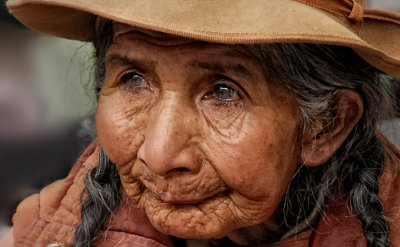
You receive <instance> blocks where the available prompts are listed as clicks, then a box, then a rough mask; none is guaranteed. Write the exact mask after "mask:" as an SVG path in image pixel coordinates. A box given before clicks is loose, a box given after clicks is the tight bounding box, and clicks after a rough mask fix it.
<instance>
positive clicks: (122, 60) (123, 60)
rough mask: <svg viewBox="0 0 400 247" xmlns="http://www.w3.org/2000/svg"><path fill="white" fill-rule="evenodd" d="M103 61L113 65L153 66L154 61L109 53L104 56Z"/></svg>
mask: <svg viewBox="0 0 400 247" xmlns="http://www.w3.org/2000/svg"><path fill="white" fill-rule="evenodd" d="M105 62H106V63H109V64H114V65H121V66H129V67H136V68H142V67H147V68H149V67H151V68H153V67H154V63H153V62H152V61H151V60H147V59H138V58H130V57H128V56H125V55H119V54H111V55H109V56H107V57H106V58H105Z"/></svg>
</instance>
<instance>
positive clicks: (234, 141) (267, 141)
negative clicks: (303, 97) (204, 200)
mask: <svg viewBox="0 0 400 247" xmlns="http://www.w3.org/2000/svg"><path fill="white" fill-rule="evenodd" d="M255 115H256V116H262V115H261V114H255ZM268 119H271V121H268ZM243 122H244V123H243V125H242V127H241V129H240V132H241V134H239V135H236V138H228V139H227V138H221V137H220V136H215V135H214V136H213V139H212V141H211V142H210V143H212V145H213V146H212V147H210V148H209V150H213V151H212V153H211V154H210V157H212V162H213V163H214V164H215V166H216V169H217V170H218V173H219V174H220V176H221V178H222V179H223V180H224V181H225V182H226V184H227V185H228V187H230V188H231V189H232V190H234V191H237V192H239V193H240V194H242V195H243V196H245V197H246V198H248V199H251V200H261V201H262V200H266V199H268V200H270V199H271V198H276V200H277V201H280V199H281V196H282V195H283V193H284V191H285V190H286V187H287V184H288V183H289V181H290V179H291V177H292V176H293V173H294V171H295V169H296V167H297V164H298V159H299V157H300V151H299V150H300V148H299V142H298V141H297V130H298V128H297V126H298V125H297V123H296V122H297V121H296V120H293V121H288V122H286V124H285V122H284V121H280V120H279V118H277V117H276V116H274V117H270V118H268V117H265V118H257V119H254V118H253V119H250V118H248V119H245V120H243Z"/></svg>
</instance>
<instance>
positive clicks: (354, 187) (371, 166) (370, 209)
mask: <svg viewBox="0 0 400 247" xmlns="http://www.w3.org/2000/svg"><path fill="white" fill-rule="evenodd" d="M362 133H363V131H362V130H360V131H358V133H355V134H354V138H353V140H354V141H353V142H351V143H349V145H351V146H352V147H351V148H353V149H357V145H358V143H359V139H360V138H367V139H369V141H368V146H369V148H368V149H366V150H360V149H358V150H360V151H359V152H357V153H353V155H352V156H350V157H349V159H348V161H347V162H346V163H345V164H344V172H343V174H345V176H344V177H343V182H342V184H343V188H344V190H345V191H346V192H347V194H348V200H349V203H350V204H351V205H352V207H353V210H354V211H355V212H356V214H357V216H358V218H359V219H360V220H361V223H362V228H363V231H364V235H365V238H366V240H367V246H368V247H384V246H389V241H390V231H389V225H388V223H387V221H386V220H385V217H384V215H383V205H382V201H381V199H380V198H379V196H378V193H379V185H378V179H379V177H380V176H381V175H382V172H383V169H384V165H383V164H384V162H385V156H384V148H383V144H382V142H381V141H380V140H379V139H378V138H377V137H376V135H370V136H367V137H365V135H363V134H362ZM364 133H366V132H364ZM367 135H368V134H367ZM349 155H351V154H349Z"/></svg>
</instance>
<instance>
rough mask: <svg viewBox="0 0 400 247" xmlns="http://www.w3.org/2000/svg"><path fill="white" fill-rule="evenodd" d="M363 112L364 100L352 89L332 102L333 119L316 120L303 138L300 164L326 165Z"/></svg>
mask: <svg viewBox="0 0 400 247" xmlns="http://www.w3.org/2000/svg"><path fill="white" fill-rule="evenodd" d="M363 112H364V104H363V100H362V98H361V96H360V94H358V93H357V92H355V91H353V90H350V89H342V90H339V91H338V92H337V93H336V94H335V96H334V98H333V109H332V119H324V120H321V119H320V120H318V119H317V120H316V121H315V123H314V124H313V126H312V127H311V128H310V130H309V131H308V132H307V133H306V134H305V135H304V136H303V139H302V152H301V158H300V162H301V163H302V164H304V165H305V166H310V167H315V166H319V165H322V164H323V163H325V162H326V161H327V160H328V159H329V158H330V157H331V156H332V155H333V154H334V153H335V152H336V150H338V148H339V147H340V146H341V145H342V144H343V142H344V141H345V140H346V138H347V136H348V135H349V134H350V132H351V130H352V129H353V128H354V126H355V125H356V124H357V122H358V121H359V120H360V118H361V116H362V114H363Z"/></svg>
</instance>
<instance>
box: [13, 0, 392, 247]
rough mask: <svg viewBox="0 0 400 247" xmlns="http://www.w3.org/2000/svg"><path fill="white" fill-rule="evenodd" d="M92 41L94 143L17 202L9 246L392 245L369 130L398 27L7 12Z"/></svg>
mask: <svg viewBox="0 0 400 247" xmlns="http://www.w3.org/2000/svg"><path fill="white" fill-rule="evenodd" d="M8 7H9V8H10V10H11V12H12V13H13V14H14V15H15V16H16V17H17V18H19V19H20V20H21V21H22V22H23V23H25V24H26V25H27V26H29V27H31V28H33V29H36V30H39V31H42V32H45V33H49V34H52V35H56V36H61V37H65V38H71V39H78V40H86V41H91V42H93V44H94V46H95V48H96V55H97V86H98V87H97V88H98V92H99V104H98V109H97V113H96V129H97V133H98V139H97V140H96V141H94V143H93V144H92V145H91V146H90V147H89V148H88V149H87V151H86V152H85V153H84V154H83V155H82V157H81V158H80V159H79V161H78V163H77V164H76V165H75V166H74V168H73V169H72V171H71V173H70V175H69V176H68V177H67V178H66V179H64V180H62V181H58V182H55V183H53V184H52V185H50V186H48V187H46V188H45V189H43V191H42V192H41V193H40V194H39V195H33V196H31V197H29V198H27V199H26V200H25V201H23V202H22V203H21V204H20V206H19V207H18V209H17V212H16V214H15V216H14V219H13V222H14V227H13V230H12V232H11V233H9V235H8V238H9V240H10V242H14V245H15V246H46V245H47V246H75V247H78V246H189V247H190V246H266V247H267V246H299V247H300V246H348V247H350V246H399V245H400V207H399V206H400V196H399V195H398V191H397V190H398V188H399V187H400V178H399V177H398V165H399V158H400V152H399V151H398V150H397V149H396V148H395V147H394V146H393V145H392V144H390V143H389V141H388V140H387V139H386V138H385V137H384V136H382V135H381V134H380V133H379V132H378V131H377V130H376V126H377V123H378V122H379V121H380V120H382V119H384V118H386V117H387V116H388V114H390V112H391V101H390V95H389V94H390V89H389V88H388V85H389V84H388V80H389V79H388V78H389V77H388V76H387V75H386V74H389V75H392V76H400V45H399V44H400V43H399V40H400V16H398V15H395V14H393V13H389V12H380V11H376V10H370V9H366V8H364V6H363V4H362V1H355V0H353V1H352V0H254V1H244V0H229V1H228V0H219V1H211V0H191V1H185V0H175V1H172V0H171V1H170V0H168V1H166V0H143V1H139V0H135V1H134V0H120V1H115V0H86V1H80V0H69V1H65V0H9V1H8Z"/></svg>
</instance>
